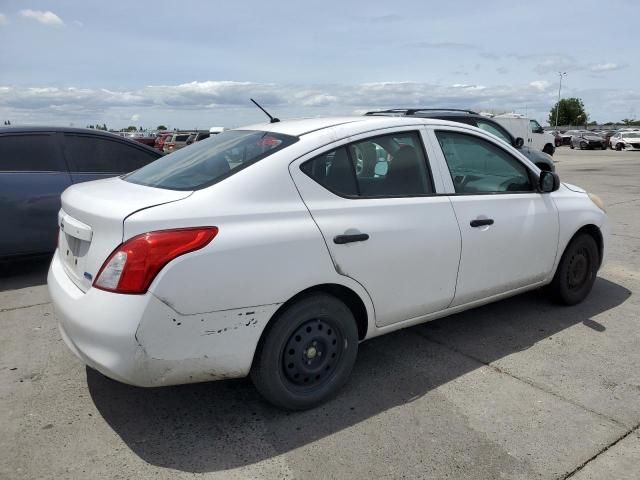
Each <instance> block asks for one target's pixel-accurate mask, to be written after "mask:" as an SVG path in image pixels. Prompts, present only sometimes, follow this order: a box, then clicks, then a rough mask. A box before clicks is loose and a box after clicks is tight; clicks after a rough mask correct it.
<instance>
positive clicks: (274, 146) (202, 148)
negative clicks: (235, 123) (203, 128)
mask: <svg viewBox="0 0 640 480" xmlns="http://www.w3.org/2000/svg"><path fill="white" fill-rule="evenodd" d="M297 141H298V138H297V137H293V136H290V135H283V134H279V133H272V132H262V131H254V130H229V131H226V132H223V133H220V134H219V135H215V136H214V137H212V138H211V139H210V140H207V141H206V142H198V143H194V144H193V145H191V146H190V147H189V148H184V149H181V150H178V151H177V152H174V153H172V154H171V155H167V156H166V157H163V158H160V159H158V160H157V161H156V162H153V163H152V164H150V165H147V166H146V167H144V168H141V169H140V170H138V171H136V172H133V173H131V174H129V175H127V176H126V177H124V179H125V180H126V181H128V182H131V183H137V184H139V185H146V186H149V187H157V188H166V189H170V190H198V189H201V188H205V187H208V186H210V185H213V184H214V183H217V182H219V181H221V180H223V179H225V178H227V177H229V176H231V175H233V174H234V173H236V172H238V171H240V170H242V169H243V168H245V167H247V166H249V165H251V164H253V163H256V162H257V161H259V160H262V159H264V158H266V157H268V156H269V155H272V154H274V153H275V152H277V151H279V150H282V149H284V148H286V147H288V146H290V145H292V144H294V143H295V142H297Z"/></svg>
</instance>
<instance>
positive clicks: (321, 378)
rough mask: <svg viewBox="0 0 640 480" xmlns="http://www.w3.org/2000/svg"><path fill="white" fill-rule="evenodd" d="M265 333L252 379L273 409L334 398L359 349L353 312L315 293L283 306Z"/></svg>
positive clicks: (301, 407)
mask: <svg viewBox="0 0 640 480" xmlns="http://www.w3.org/2000/svg"><path fill="white" fill-rule="evenodd" d="M273 322H274V323H273V324H272V325H271V326H270V328H269V330H268V331H267V332H266V333H265V337H264V339H263V341H262V343H261V345H260V347H259V349H258V351H257V352H256V356H255V359H254V364H253V367H252V369H251V380H252V381H253V383H254V385H255V386H256V389H257V390H258V391H259V392H260V393H261V394H262V396H263V397H264V398H265V399H266V400H267V401H269V402H270V403H272V404H273V405H275V406H277V407H281V408H284V409H287V410H305V409H308V408H311V407H314V406H316V405H318V404H320V403H322V402H324V401H326V400H328V399H329V398H330V397H332V396H333V395H334V394H335V393H336V392H337V391H338V390H339V389H340V388H341V387H342V386H343V385H344V384H345V383H346V382H347V380H348V379H349V375H350V374H351V370H352V368H353V365H354V363H355V361H356V356H357V353H358V329H357V326H356V322H355V319H354V317H353V313H352V312H351V310H350V309H349V307H347V306H346V305H345V304H344V303H342V302H341V301H340V300H338V299H337V298H335V297H333V296H331V295H328V294H324V293H316V294H312V295H309V296H306V297H303V298H301V299H300V300H298V301H297V302H295V303H293V304H292V305H290V306H289V307H287V308H286V309H285V310H284V311H283V312H282V313H280V314H279V315H278V316H277V318H275V319H274V320H273Z"/></svg>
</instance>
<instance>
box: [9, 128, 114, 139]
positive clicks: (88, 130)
mask: <svg viewBox="0 0 640 480" xmlns="http://www.w3.org/2000/svg"><path fill="white" fill-rule="evenodd" d="M32 132H63V133H85V134H86V133H89V134H95V135H107V136H109V138H111V137H114V136H116V137H117V136H119V135H118V133H112V132H106V131H104V130H95V129H93V128H78V127H57V126H47V125H15V126H14V125H11V126H5V127H1V128H0V133H32Z"/></svg>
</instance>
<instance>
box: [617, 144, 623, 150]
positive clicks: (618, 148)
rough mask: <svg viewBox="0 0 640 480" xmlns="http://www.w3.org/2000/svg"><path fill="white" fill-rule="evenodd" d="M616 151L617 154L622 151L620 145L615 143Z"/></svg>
mask: <svg viewBox="0 0 640 480" xmlns="http://www.w3.org/2000/svg"><path fill="white" fill-rule="evenodd" d="M616 150H617V151H618V152H619V151H621V150H622V144H621V143H616Z"/></svg>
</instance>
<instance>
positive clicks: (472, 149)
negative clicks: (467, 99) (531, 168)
mask: <svg viewBox="0 0 640 480" xmlns="http://www.w3.org/2000/svg"><path fill="white" fill-rule="evenodd" d="M436 136H437V137H438V141H439V143H440V147H441V148H442V153H443V154H444V157H445V159H446V161H447V165H448V166H449V171H450V173H451V178H452V180H453V185H454V187H455V189H456V193H462V194H474V193H501V192H530V191H533V188H532V184H531V179H530V178H529V173H528V170H527V168H526V167H525V166H524V165H523V164H522V163H520V162H519V161H518V160H517V159H516V158H514V157H512V156H511V155H509V154H508V153H507V152H505V151H504V150H502V149H501V148H499V147H498V146H497V145H494V144H492V143H491V142H488V141H486V140H484V139H482V138H478V137H475V136H472V135H466V134H463V133H457V132H447V131H437V132H436Z"/></svg>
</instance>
